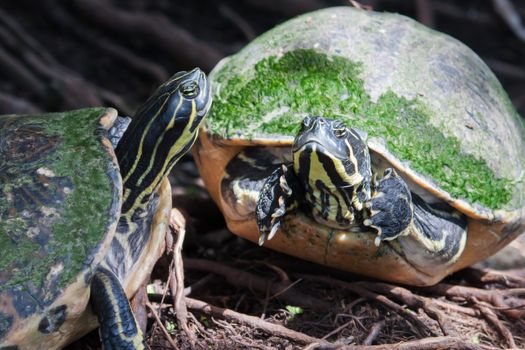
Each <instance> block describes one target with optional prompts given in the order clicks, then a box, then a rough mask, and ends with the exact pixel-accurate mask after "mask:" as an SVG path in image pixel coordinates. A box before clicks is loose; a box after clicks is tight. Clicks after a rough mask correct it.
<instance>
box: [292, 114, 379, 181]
mask: <svg viewBox="0 0 525 350" xmlns="http://www.w3.org/2000/svg"><path fill="white" fill-rule="evenodd" d="M292 152H293V164H294V171H295V173H296V174H297V175H298V177H299V178H300V180H301V182H302V183H303V184H304V185H308V186H310V187H311V188H313V189H320V188H321V187H325V188H326V189H336V188H344V187H357V186H359V185H360V184H361V183H362V182H363V179H364V178H366V177H367V174H368V172H369V171H370V170H369V169H365V168H366V167H369V164H370V162H369V161H368V160H369V154H368V147H367V145H366V143H365V142H364V141H363V139H362V138H361V136H359V134H358V133H357V132H356V131H355V130H353V129H350V128H348V127H346V126H345V125H344V124H343V123H341V122H340V121H337V120H332V119H327V118H323V117H306V118H304V120H303V122H302V125H301V129H300V131H299V133H298V134H297V136H296V137H295V140H294V144H293V148H292Z"/></svg>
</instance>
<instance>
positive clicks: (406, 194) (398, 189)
mask: <svg viewBox="0 0 525 350" xmlns="http://www.w3.org/2000/svg"><path fill="white" fill-rule="evenodd" d="M365 208H366V210H367V212H368V213H369V217H368V218H367V219H365V220H364V222H363V224H364V225H365V226H368V227H371V228H373V229H374V230H376V231H377V237H376V239H375V245H376V246H379V244H380V243H381V241H384V240H393V239H395V238H397V237H399V236H401V235H405V234H407V233H406V230H407V228H408V227H409V225H410V223H411V222H412V217H413V205H412V196H411V194H410V190H409V189H408V186H407V185H406V183H405V181H404V180H403V179H402V178H401V177H400V176H399V175H398V174H397V173H396V172H395V170H393V169H391V168H388V169H386V170H385V172H384V174H383V177H382V178H381V179H380V180H379V181H378V182H377V183H376V184H375V186H374V189H373V193H372V198H371V199H370V201H369V202H366V203H365Z"/></svg>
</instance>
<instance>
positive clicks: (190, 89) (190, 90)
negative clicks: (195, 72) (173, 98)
mask: <svg viewBox="0 0 525 350" xmlns="http://www.w3.org/2000/svg"><path fill="white" fill-rule="evenodd" d="M180 91H181V92H182V94H183V95H184V96H185V97H188V98H193V97H195V96H197V95H198V94H199V85H198V84H197V82H196V81H187V82H185V83H182V85H181V86H180Z"/></svg>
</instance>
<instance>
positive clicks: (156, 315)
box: [146, 302, 179, 349]
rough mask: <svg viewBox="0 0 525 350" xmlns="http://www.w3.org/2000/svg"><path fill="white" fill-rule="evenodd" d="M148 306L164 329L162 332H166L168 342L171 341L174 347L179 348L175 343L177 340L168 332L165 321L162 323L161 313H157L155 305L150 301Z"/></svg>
mask: <svg viewBox="0 0 525 350" xmlns="http://www.w3.org/2000/svg"><path fill="white" fill-rule="evenodd" d="M146 307H147V308H148V309H149V310H150V311H151V314H152V315H153V317H154V318H155V321H156V322H157V324H158V325H159V327H160V330H161V331H162V333H163V334H164V337H165V338H166V340H167V341H168V343H170V345H171V346H172V347H173V349H178V348H179V347H178V346H177V344H176V343H175V341H174V340H173V338H172V337H171V335H170V333H169V332H168V330H167V329H166V327H165V326H164V323H162V321H161V319H160V318H159V315H158V314H157V311H156V310H155V308H154V307H153V305H151V304H150V303H149V302H148V303H146Z"/></svg>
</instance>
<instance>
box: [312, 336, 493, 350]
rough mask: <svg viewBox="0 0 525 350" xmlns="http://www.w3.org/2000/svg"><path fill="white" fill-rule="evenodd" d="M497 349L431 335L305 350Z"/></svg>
mask: <svg viewBox="0 0 525 350" xmlns="http://www.w3.org/2000/svg"><path fill="white" fill-rule="evenodd" d="M314 349H315V350H443V349H462V350H489V349H490V350H496V348H494V347H487V346H484V345H481V344H473V343H471V342H469V341H467V340H465V339H462V338H457V337H431V338H424V339H418V340H412V341H407V342H403V343H396V344H382V345H337V344H311V345H310V346H308V347H306V348H304V349H303V350H314Z"/></svg>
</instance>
